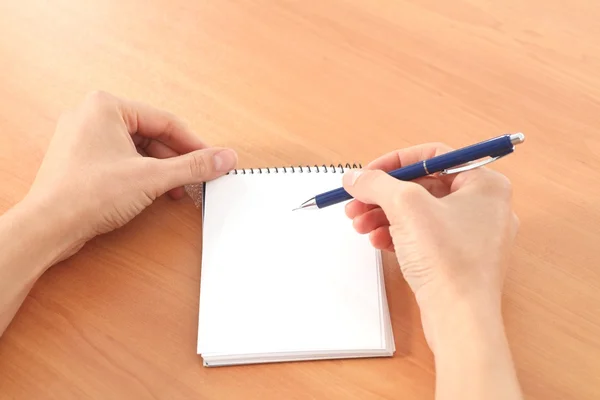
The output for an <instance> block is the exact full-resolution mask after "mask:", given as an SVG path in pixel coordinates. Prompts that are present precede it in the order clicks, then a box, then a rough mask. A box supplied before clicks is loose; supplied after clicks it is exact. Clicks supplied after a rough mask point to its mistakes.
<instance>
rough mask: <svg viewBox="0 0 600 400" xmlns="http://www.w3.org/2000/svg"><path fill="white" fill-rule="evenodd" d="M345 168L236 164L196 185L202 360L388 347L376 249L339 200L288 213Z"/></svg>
mask: <svg viewBox="0 0 600 400" xmlns="http://www.w3.org/2000/svg"><path fill="white" fill-rule="evenodd" d="M347 167H349V166H346V167H342V166H341V165H340V166H337V167H334V166H323V167H286V168H262V169H245V170H236V171H232V172H231V173H230V174H228V175H226V176H223V177H221V178H219V179H216V180H214V181H210V182H208V183H206V184H205V186H204V190H203V199H202V201H203V202H202V210H203V240H202V242H203V245H202V268H201V282H200V305H199V320H198V347H197V352H198V354H200V355H201V357H202V360H203V364H204V365H205V366H209V367H210V366H227V365H240V364H256V363H271V362H293V361H302V360H324V359H349V358H360V357H389V356H392V355H393V354H394V352H395V346H394V339H393V333H392V328H391V322H390V315H389V310H388V304H387V299H386V292H385V285H384V279H383V268H382V259H381V254H380V252H379V251H378V250H376V249H374V248H373V247H372V246H371V244H370V242H369V239H368V236H367V235H360V234H358V233H356V231H354V229H353V228H352V221H351V220H350V219H348V218H347V217H346V216H345V213H344V204H338V205H335V206H331V207H327V208H324V209H316V210H297V211H292V209H293V208H295V207H297V206H298V205H299V204H300V203H302V202H303V201H304V200H307V199H309V198H311V197H313V196H314V195H316V194H318V193H321V192H324V191H328V190H331V189H334V188H337V187H340V186H341V183H342V173H343V172H344V170H345V169H346V168H347Z"/></svg>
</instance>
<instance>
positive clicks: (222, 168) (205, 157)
mask: <svg viewBox="0 0 600 400" xmlns="http://www.w3.org/2000/svg"><path fill="white" fill-rule="evenodd" d="M157 163H158V167H159V169H160V176H161V178H162V180H163V182H162V185H164V187H163V189H164V191H165V192H166V191H169V190H171V189H173V188H176V187H179V186H185V185H190V184H193V183H200V182H206V181H210V180H213V179H216V178H218V177H220V176H222V175H225V174H226V173H227V172H229V171H231V170H232V169H234V168H235V166H236V164H237V154H236V153H235V152H234V151H233V150H231V149H224V148H218V147H211V148H207V149H202V150H197V151H193V152H191V153H187V154H182V155H180V156H177V157H171V158H166V159H162V160H157Z"/></svg>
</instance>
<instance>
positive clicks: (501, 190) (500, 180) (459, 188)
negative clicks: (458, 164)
mask: <svg viewBox="0 0 600 400" xmlns="http://www.w3.org/2000/svg"><path fill="white" fill-rule="evenodd" d="M450 191H451V193H452V195H454V196H456V195H458V196H460V195H471V194H472V193H473V192H476V193H480V194H487V195H492V196H497V197H498V198H502V199H505V198H507V197H510V196H511V195H512V185H511V182H510V180H509V179H508V178H507V177H506V176H504V175H502V174H501V173H499V172H496V171H494V170H491V169H488V168H485V167H481V168H476V169H473V170H470V171H466V172H462V173H460V174H458V175H457V176H456V178H455V179H454V181H453V182H452V185H451V186H450Z"/></svg>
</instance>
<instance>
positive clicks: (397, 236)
mask: <svg viewBox="0 0 600 400" xmlns="http://www.w3.org/2000/svg"><path fill="white" fill-rule="evenodd" d="M450 150H451V149H450V148H449V147H447V146H445V145H442V144H428V145H422V146H417V147H412V148H408V149H404V150H399V151H396V152H393V153H390V154H387V155H384V156H382V157H381V158H379V159H377V160H375V161H373V162H372V163H370V164H369V165H368V166H367V167H366V169H365V170H362V171H360V170H359V171H349V172H348V173H347V174H346V175H345V176H344V188H345V189H346V190H347V191H348V192H349V193H350V194H351V195H352V196H353V197H354V198H355V200H353V201H351V202H350V203H348V204H347V206H346V214H347V215H348V217H350V218H352V219H353V225H354V228H355V229H356V230H357V231H358V232H359V233H362V234H367V233H368V234H369V235H370V239H371V243H372V244H373V245H374V246H375V247H377V248H378V249H385V250H390V251H395V253H396V257H397V259H398V262H399V264H400V267H401V269H402V273H403V275H404V277H405V279H406V281H407V282H408V284H409V285H410V287H411V288H412V290H413V291H414V293H415V295H416V298H417V301H418V303H419V306H420V308H421V311H422V314H423V316H424V321H423V322H424V328H425V334H426V336H427V337H428V341H430V344H431V342H433V341H434V338H433V336H434V334H433V332H432V330H434V329H435V328H432V327H431V325H434V324H436V323H437V321H436V319H438V318H442V317H443V316H444V315H446V314H447V313H448V312H451V311H452V310H453V309H454V307H456V306H457V305H459V304H468V305H469V306H470V305H473V304H476V305H477V307H483V308H484V310H482V313H483V314H486V315H496V313H498V315H499V313H500V311H499V310H500V300H501V290H502V283H503V277H504V270H503V265H504V260H505V257H506V255H507V253H508V247H509V246H510V244H511V243H512V241H513V239H514V237H515V234H516V232H517V227H518V220H517V217H516V215H515V214H514V212H513V209H512V206H511V185H510V182H509V181H508V179H507V178H505V177H504V176H503V175H501V174H499V173H497V172H493V171H491V170H489V169H486V168H478V169H475V170H472V171H468V172H463V173H461V174H458V175H448V176H442V177H433V176H430V177H425V178H422V179H419V180H417V181H415V182H403V181H399V180H397V179H395V178H392V177H391V176H389V175H388V174H386V173H385V172H383V171H390V170H393V169H396V168H399V167H401V166H405V165H408V164H412V163H415V162H418V161H421V160H425V159H429V158H431V157H434V156H436V155H439V154H442V153H445V152H448V151H450ZM432 320H433V321H432Z"/></svg>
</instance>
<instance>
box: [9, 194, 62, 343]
mask: <svg viewBox="0 0 600 400" xmlns="http://www.w3.org/2000/svg"><path fill="white" fill-rule="evenodd" d="M64 229H65V224H64V220H63V218H62V216H60V215H59V214H58V213H57V212H56V211H55V210H51V209H48V208H45V207H44V206H43V205H42V204H39V203H34V202H31V201H23V202H21V203H19V204H17V205H16V206H15V207H13V208H12V209H10V210H9V211H8V212H6V213H5V214H4V215H2V216H0V336H1V335H2V334H3V333H4V331H5V330H6V328H7V326H8V325H9V324H10V322H11V320H12V319H13V317H14V315H15V314H16V313H17V311H18V309H19V308H20V306H21V304H22V303H23V301H24V300H25V298H26V297H27V294H28V293H29V291H30V290H31V288H32V287H33V285H34V283H35V282H36V281H37V279H38V278H39V277H40V276H41V275H42V274H43V273H44V271H46V269H48V268H49V267H50V266H52V265H53V264H54V263H56V262H57V261H59V260H60V259H62V258H64V257H65V256H66V255H68V254H69V252H70V250H71V249H72V248H73V245H72V241H70V240H69V239H68V232H65V231H64Z"/></svg>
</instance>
